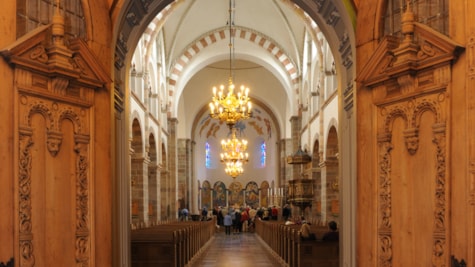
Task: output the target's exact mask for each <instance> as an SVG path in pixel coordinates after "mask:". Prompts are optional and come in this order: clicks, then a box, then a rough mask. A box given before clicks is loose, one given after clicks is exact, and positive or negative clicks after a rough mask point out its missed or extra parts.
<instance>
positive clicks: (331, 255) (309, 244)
mask: <svg viewBox="0 0 475 267" xmlns="http://www.w3.org/2000/svg"><path fill="white" fill-rule="evenodd" d="M311 229H312V232H313V233H314V234H315V235H316V236H317V238H321V237H322V236H323V234H324V233H325V232H326V231H327V229H326V227H322V226H313V225H312V226H311ZM299 230H300V225H285V224H284V223H283V222H276V221H261V220H256V233H257V234H258V235H259V237H260V238H261V239H262V240H263V241H264V242H265V243H266V244H267V245H268V246H269V247H270V248H271V249H272V251H273V252H274V253H275V254H276V255H278V256H279V257H280V259H281V261H282V262H283V265H285V266H289V267H338V266H339V243H338V242H326V241H321V240H318V239H317V240H308V241H304V240H302V239H301V238H300V235H299Z"/></svg>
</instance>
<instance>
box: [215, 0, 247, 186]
mask: <svg viewBox="0 0 475 267" xmlns="http://www.w3.org/2000/svg"><path fill="white" fill-rule="evenodd" d="M234 10H235V4H234V1H233V0H229V20H228V22H227V26H228V27H229V80H228V86H227V92H226V93H225V91H224V90H225V86H224V85H221V86H220V87H219V91H218V89H217V88H216V87H213V98H212V101H211V102H210V103H209V108H210V116H211V118H213V119H218V120H220V121H222V122H225V123H226V125H228V127H229V129H230V130H231V139H228V140H222V141H221V147H222V149H223V153H221V162H222V163H224V164H225V169H224V171H225V172H226V174H228V175H230V176H231V177H233V178H236V177H237V176H239V175H241V174H242V173H243V172H244V168H243V164H245V163H247V162H248V160H249V154H248V153H247V152H246V150H247V140H244V139H243V140H239V139H237V138H236V128H235V125H236V123H237V122H238V121H240V120H245V119H249V118H250V117H251V101H250V100H249V88H247V87H245V86H241V87H240V90H239V92H237V94H236V92H235V91H234V90H235V86H234V84H233V63H234V33H235V31H234V29H233V27H234Z"/></svg>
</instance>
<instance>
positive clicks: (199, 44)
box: [168, 26, 299, 104]
mask: <svg viewBox="0 0 475 267" xmlns="http://www.w3.org/2000/svg"><path fill="white" fill-rule="evenodd" d="M234 29H235V37H237V38H241V39H244V40H247V41H249V42H252V43H255V44H256V45H258V46H260V47H262V48H264V49H265V50H267V51H268V52H269V53H271V54H272V55H273V56H274V57H275V58H276V59H277V61H279V62H280V64H282V67H283V68H284V69H285V70H286V73H287V75H288V77H289V79H290V81H291V83H292V87H293V88H292V89H293V90H294V92H295V93H296V94H299V90H298V86H299V83H298V82H299V79H298V71H297V66H296V64H295V63H294V62H293V61H292V59H291V58H290V57H289V56H288V55H287V53H286V52H285V51H284V50H283V49H282V48H281V47H279V46H278V45H277V44H276V42H275V41H274V40H272V39H271V38H269V37H267V36H265V35H263V34H261V33H258V32H256V31H253V30H251V29H248V28H244V27H238V26H236V27H235V28H234ZM227 33H228V29H227V28H225V27H223V28H221V29H217V30H215V31H211V32H209V33H207V34H205V35H203V36H201V37H200V38H198V39H197V40H196V41H195V42H194V43H192V44H191V45H190V46H189V47H188V48H187V49H185V51H184V52H183V53H182V54H181V55H180V56H179V57H178V58H177V59H176V60H175V63H174V64H173V65H172V66H171V68H170V70H171V71H170V79H169V80H168V86H169V91H168V92H169V96H170V97H172V96H173V95H174V91H175V85H176V83H177V81H178V79H179V78H180V76H181V74H182V71H183V70H184V69H185V68H186V66H187V65H188V64H189V63H190V62H191V60H192V59H193V57H194V56H196V55H197V54H199V53H200V51H201V50H203V49H204V48H206V47H208V46H210V45H212V44H214V43H216V42H218V41H219V40H225V39H226V38H227V36H226V34H227ZM172 99H173V97H172ZM171 104H173V103H171Z"/></svg>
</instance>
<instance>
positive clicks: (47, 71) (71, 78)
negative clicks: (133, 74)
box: [0, 23, 112, 90]
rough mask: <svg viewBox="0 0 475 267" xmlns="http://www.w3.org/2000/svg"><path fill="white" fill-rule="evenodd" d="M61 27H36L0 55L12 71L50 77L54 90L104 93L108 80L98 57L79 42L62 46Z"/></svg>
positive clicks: (56, 25)
mask: <svg viewBox="0 0 475 267" xmlns="http://www.w3.org/2000/svg"><path fill="white" fill-rule="evenodd" d="M61 26H62V25H61V24H58V23H53V24H48V25H43V26H40V27H38V28H36V29H34V30H32V31H30V32H28V33H27V34H25V35H24V36H22V37H21V38H19V39H17V40H16V41H15V42H13V43H12V44H10V45H9V46H7V47H4V48H3V49H1V50H0V54H1V55H2V56H3V57H4V58H5V60H6V61H7V62H8V63H10V64H11V65H12V66H14V67H16V68H21V69H25V70H28V71H32V72H34V73H37V74H39V75H41V76H46V77H52V78H53V80H54V86H55V87H56V88H55V89H56V90H66V88H67V87H68V86H69V85H71V84H74V86H75V87H81V88H90V89H101V88H104V89H105V88H106V87H107V86H108V84H110V82H111V81H112V80H111V78H110V75H109V74H108V72H106V71H105V68H104V67H103V66H102V64H101V63H100V62H99V61H98V59H97V58H98V57H97V56H95V55H94V54H93V52H92V51H90V49H89V48H88V46H87V44H86V43H85V42H84V41H83V40H81V39H79V38H76V39H72V40H68V42H67V44H66V42H65V41H64V33H63V31H61ZM58 29H59V30H58Z"/></svg>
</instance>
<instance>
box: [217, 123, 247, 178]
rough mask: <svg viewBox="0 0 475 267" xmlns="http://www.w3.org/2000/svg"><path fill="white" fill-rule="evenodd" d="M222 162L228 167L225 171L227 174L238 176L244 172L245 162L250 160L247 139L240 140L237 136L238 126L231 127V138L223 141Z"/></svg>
mask: <svg viewBox="0 0 475 267" xmlns="http://www.w3.org/2000/svg"><path fill="white" fill-rule="evenodd" d="M221 148H222V149H223V151H224V152H223V153H221V162H223V163H224V164H225V165H226V167H225V169H224V171H225V172H226V174H228V175H230V176H231V177H233V178H236V177H237V176H239V175H240V174H242V173H243V172H244V169H243V167H242V166H243V164H244V163H247V162H248V161H249V154H248V153H247V152H246V150H247V140H245V139H243V140H239V139H237V138H236V128H234V127H233V128H231V138H230V139H227V140H222V141H221Z"/></svg>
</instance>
